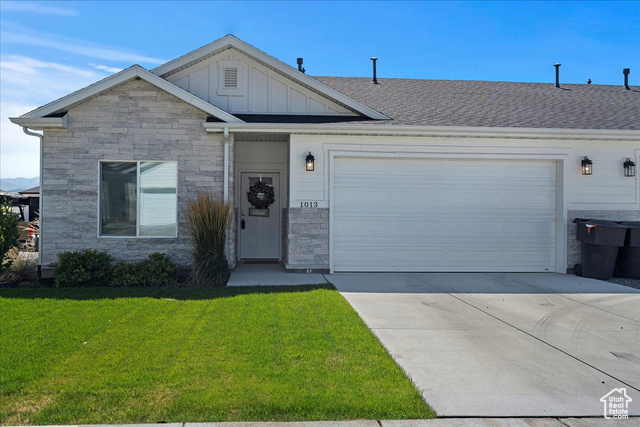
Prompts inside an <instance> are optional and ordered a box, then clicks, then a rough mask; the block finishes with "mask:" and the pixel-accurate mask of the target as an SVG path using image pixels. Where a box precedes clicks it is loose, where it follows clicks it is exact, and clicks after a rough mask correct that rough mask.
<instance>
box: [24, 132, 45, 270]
mask: <svg viewBox="0 0 640 427" xmlns="http://www.w3.org/2000/svg"><path fill="white" fill-rule="evenodd" d="M22 131H23V132H24V133H26V134H27V135H29V136H37V137H38V139H39V140H40V198H39V200H38V220H39V221H40V225H39V227H38V228H39V230H38V235H39V238H38V276H40V271H41V270H42V230H43V228H42V201H43V197H42V196H43V195H44V193H43V191H42V189H43V185H42V183H43V181H42V170H43V159H44V143H43V141H44V135H42V134H39V133H37V132H33V131H30V130H29V128H28V127H26V126H23V127H22Z"/></svg>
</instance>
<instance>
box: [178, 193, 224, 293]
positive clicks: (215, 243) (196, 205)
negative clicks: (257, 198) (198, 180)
mask: <svg viewBox="0 0 640 427" xmlns="http://www.w3.org/2000/svg"><path fill="white" fill-rule="evenodd" d="M183 213H184V216H185V219H186V220H187V230H188V232H189V236H190V238H191V245H192V251H193V266H192V270H191V280H192V282H194V283H195V284H197V285H209V286H224V285H226V284H227V281H228V280H229V264H228V263H227V257H226V255H225V240H226V231H227V225H228V224H229V219H230V217H231V204H230V203H228V202H224V201H221V200H216V199H215V198H214V197H213V196H212V195H211V194H210V193H199V194H198V195H197V197H196V199H195V200H189V201H188V202H187V206H186V208H184V209H183Z"/></svg>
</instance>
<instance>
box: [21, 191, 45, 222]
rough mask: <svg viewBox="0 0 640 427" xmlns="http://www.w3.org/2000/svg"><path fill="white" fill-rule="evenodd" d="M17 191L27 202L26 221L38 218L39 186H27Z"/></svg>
mask: <svg viewBox="0 0 640 427" xmlns="http://www.w3.org/2000/svg"><path fill="white" fill-rule="evenodd" d="M19 193H20V195H21V196H22V197H23V198H24V199H26V201H27V202H28V204H29V214H28V221H35V220H36V219H37V218H38V209H39V208H40V186H39V185H37V186H35V187H32V188H27V189H26V190H22V191H20V192H19Z"/></svg>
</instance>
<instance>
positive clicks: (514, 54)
mask: <svg viewBox="0 0 640 427" xmlns="http://www.w3.org/2000/svg"><path fill="white" fill-rule="evenodd" d="M639 22H640V2H637V1H625V2H613V1H605V2H597V1H587V2H565V1H561V2H523V1H519V2H503V1H494V2H470V1H469V2H445V1H442V2H417V1H414V2H366V1H360V2H337V1H336V2H328V1H325V2H266V1H264V2H204V1H200V2H187V1H181V2H171V1H163V2H154V1H142V2H135V1H101V2H98V1H83V2H73V1H56V2H36V1H20V2H13V1H5V0H1V1H0V23H1V28H0V131H1V135H0V142H1V146H0V155H1V157H2V158H1V159H0V176H1V177H3V178H7V177H17V176H28V177H31V176H37V175H38V147H37V139H36V138H33V137H28V136H26V135H24V134H23V133H22V130H21V129H20V128H19V127H18V126H16V125H13V124H11V123H10V122H9V121H8V119H7V117H13V116H18V115H21V114H24V113H25V112H27V111H29V110H32V109H33V108H36V107H38V106H40V105H43V104H45V103H47V102H50V101H53V100H55V99H57V98H59V97H61V96H63V95H66V94H68V93H70V92H72V91H74V90H77V89H80V88H82V87H84V86H87V85H89V84H91V83H93V82H95V81H97V80H99V79H101V78H104V77H106V76H108V75H110V74H112V73H114V72H117V71H119V70H121V69H123V68H126V67H128V66H130V65H132V64H134V63H137V64H140V65H142V66H143V67H145V68H148V69H151V68H154V67H156V66H157V65H160V64H162V63H163V62H165V61H168V60H171V59H174V58H176V57H178V56H180V55H183V54H185V53H187V52H189V51H191V50H194V49H196V48H198V47H200V46H203V45H205V44H207V43H210V42H211V41H213V40H216V39H218V38H220V37H222V36H224V35H226V34H234V35H235V36H237V37H239V38H241V39H243V40H244V41H246V42H248V43H249V44H252V45H253V46H255V47H257V48H259V49H261V50H263V51H265V52H266V53H268V54H270V55H272V56H275V57H276V58H278V59H280V60H281V61H284V62H286V63H288V64H290V65H292V66H295V61H296V58H297V57H300V56H302V57H304V63H305V68H306V69H307V74H310V75H334V76H337V75H340V76H369V75H370V74H371V61H370V60H369V58H370V57H371V56H377V57H378V58H380V59H379V61H378V76H379V77H380V78H384V77H398V78H424V79H463V80H503V81H520V82H540V83H552V82H553V79H554V68H553V64H554V63H556V62H560V63H562V67H561V81H562V82H565V83H585V82H586V81H587V79H591V80H592V81H593V83H594V84H616V85H617V84H622V81H623V77H622V68H631V75H630V82H631V84H632V85H637V84H638V83H639V82H640V24H638V23H639Z"/></svg>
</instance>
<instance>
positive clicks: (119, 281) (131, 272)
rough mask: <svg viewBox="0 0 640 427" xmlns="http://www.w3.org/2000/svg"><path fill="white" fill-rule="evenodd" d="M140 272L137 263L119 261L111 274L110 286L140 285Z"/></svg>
mask: <svg viewBox="0 0 640 427" xmlns="http://www.w3.org/2000/svg"><path fill="white" fill-rule="evenodd" d="M140 277H141V274H140V271H139V268H138V263H137V262H136V263H131V262H126V261H121V262H119V263H117V264H116V266H115V267H114V268H113V273H112V274H111V282H109V285H110V286H140V281H141V279H140Z"/></svg>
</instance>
